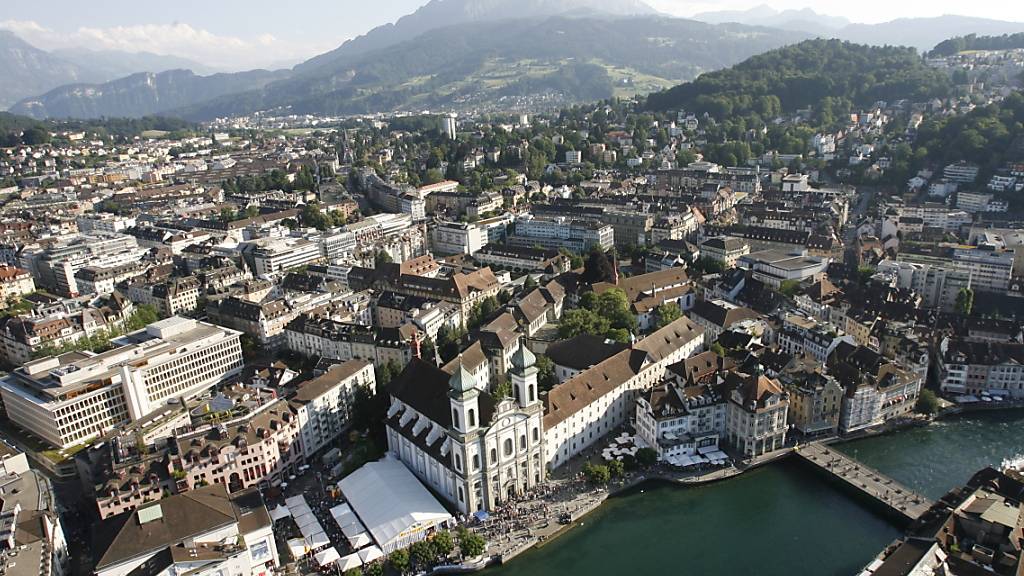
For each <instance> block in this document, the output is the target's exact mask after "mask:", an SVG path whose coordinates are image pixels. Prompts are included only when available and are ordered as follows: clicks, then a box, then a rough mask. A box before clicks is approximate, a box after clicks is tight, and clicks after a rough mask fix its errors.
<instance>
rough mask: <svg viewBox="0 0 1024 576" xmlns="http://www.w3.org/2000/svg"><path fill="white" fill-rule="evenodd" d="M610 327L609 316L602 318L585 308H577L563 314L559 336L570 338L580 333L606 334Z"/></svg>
mask: <svg viewBox="0 0 1024 576" xmlns="http://www.w3.org/2000/svg"><path fill="white" fill-rule="evenodd" d="M610 328H611V325H610V324H609V322H608V319H607V318H602V317H600V316H598V315H597V314H595V313H594V312H591V311H590V310H587V309H585V308H577V309H575V310H569V311H567V312H566V313H565V314H563V315H562V322H561V323H560V324H559V325H558V336H559V338H562V339H569V338H573V337H575V336H579V335H580V334H604V333H605V332H608V330H609V329H610Z"/></svg>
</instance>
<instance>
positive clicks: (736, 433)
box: [726, 371, 789, 458]
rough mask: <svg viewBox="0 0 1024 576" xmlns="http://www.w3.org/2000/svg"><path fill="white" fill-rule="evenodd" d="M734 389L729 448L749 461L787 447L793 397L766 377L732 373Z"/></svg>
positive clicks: (728, 417) (730, 382)
mask: <svg viewBox="0 0 1024 576" xmlns="http://www.w3.org/2000/svg"><path fill="white" fill-rule="evenodd" d="M726 383H727V385H729V387H730V388H731V389H732V390H731V392H730V395H729V406H728V411H727V413H726V422H727V424H726V429H727V431H728V441H729V444H730V445H731V446H732V447H733V448H735V449H736V450H737V451H739V452H741V453H742V454H743V455H744V456H746V457H748V458H752V457H756V456H761V455H763V454H768V453H769V452H773V451H775V450H778V449H779V448H782V447H783V446H785V444H786V432H787V431H788V429H789V426H788V424H787V419H786V417H787V414H788V412H789V394H788V393H787V392H786V391H785V390H784V389H783V388H782V385H781V384H779V382H778V381H777V380H772V379H771V378H768V377H767V376H765V375H764V374H763V373H758V372H757V371H754V372H753V373H751V374H738V373H736V372H730V373H729V375H728V377H727V378H726Z"/></svg>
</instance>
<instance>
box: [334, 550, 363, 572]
mask: <svg viewBox="0 0 1024 576" xmlns="http://www.w3.org/2000/svg"><path fill="white" fill-rule="evenodd" d="M362 565H363V561H362V560H360V559H359V554H358V553H356V552H353V553H351V554H349V555H348V556H345V557H344V558H339V559H338V569H339V570H341V571H342V572H345V571H346V570H351V569H353V568H359V567H360V566H362Z"/></svg>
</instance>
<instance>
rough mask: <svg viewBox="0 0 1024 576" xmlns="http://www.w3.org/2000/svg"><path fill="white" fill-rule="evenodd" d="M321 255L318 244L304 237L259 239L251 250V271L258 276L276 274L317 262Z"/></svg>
mask: <svg viewBox="0 0 1024 576" xmlns="http://www.w3.org/2000/svg"><path fill="white" fill-rule="evenodd" d="M245 253H246V251H245V250H243V254H245ZM321 257H322V254H321V252H320V245H319V244H317V243H316V242H312V241H310V240H307V239H305V238H277V239H273V240H270V241H261V242H260V243H259V245H258V246H256V247H255V248H254V249H253V250H252V265H253V273H254V274H255V275H256V276H260V277H270V276H277V275H280V274H281V273H282V272H284V271H286V270H290V269H292V268H298V267H300V266H305V265H307V264H314V263H316V262H319V261H320V259H321Z"/></svg>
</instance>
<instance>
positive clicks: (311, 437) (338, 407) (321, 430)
mask: <svg viewBox="0 0 1024 576" xmlns="http://www.w3.org/2000/svg"><path fill="white" fill-rule="evenodd" d="M360 387H365V388H366V390H367V392H369V393H370V395H373V394H374V393H375V392H376V390H377V379H376V376H375V375H374V372H373V364H372V363H370V362H367V361H366V360H349V361H348V362H343V363H341V364H335V365H334V366H331V367H330V368H329V369H328V370H327V372H324V373H323V374H321V375H320V376H317V377H316V378H314V379H312V380H309V381H307V382H303V383H302V384H301V385H300V386H299V389H298V390H297V391H296V393H295V396H293V397H292V398H290V399H289V400H290V402H291V404H292V406H293V407H294V408H295V412H296V414H297V416H298V420H299V429H300V438H301V441H302V451H303V453H304V454H306V457H307V458H308V457H310V456H311V455H312V454H314V453H316V452H317V451H318V450H320V449H321V448H323V447H324V446H326V445H327V444H328V443H330V442H331V441H333V440H335V439H337V438H338V436H339V435H340V434H341V433H342V432H344V431H345V430H346V429H347V428H348V425H349V420H350V419H351V417H352V405H353V402H354V401H355V398H356V391H357V390H359V388H360Z"/></svg>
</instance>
